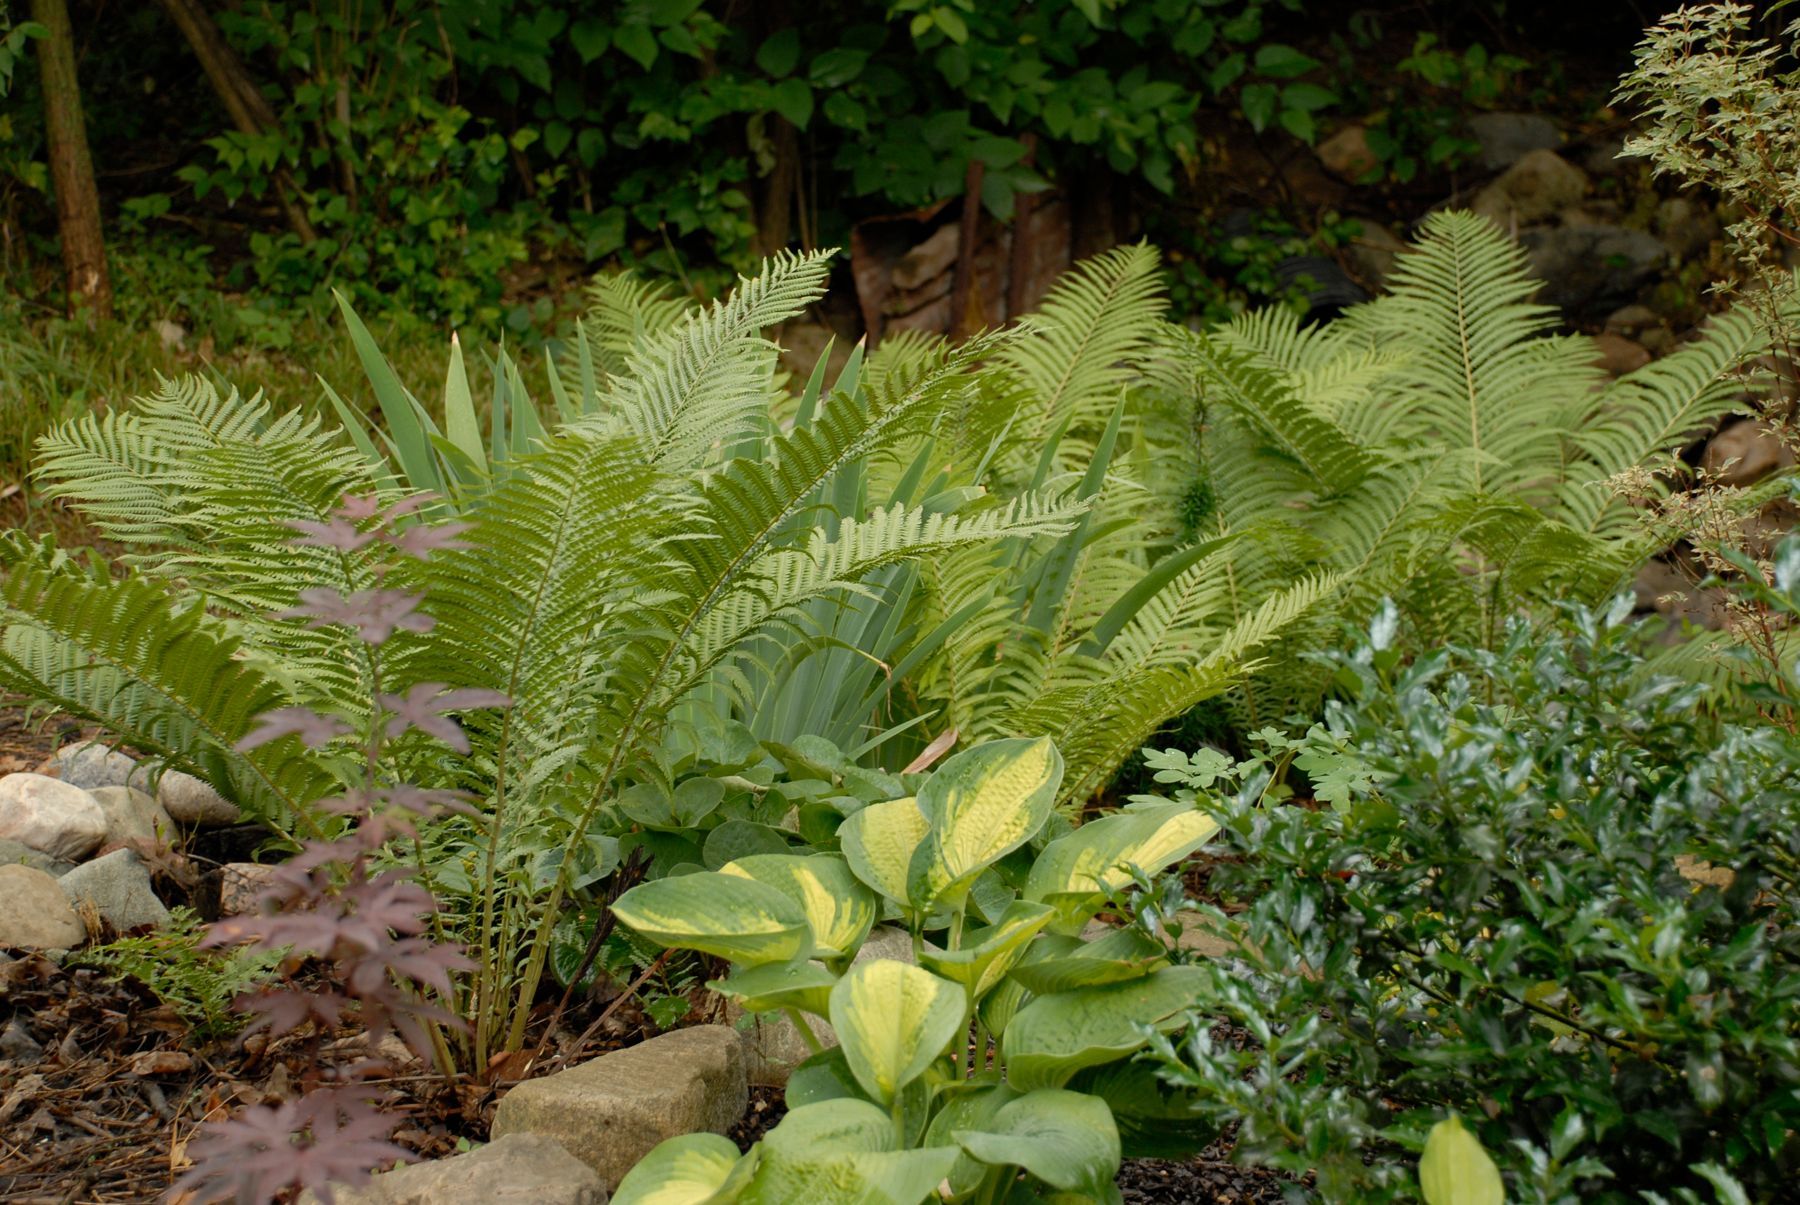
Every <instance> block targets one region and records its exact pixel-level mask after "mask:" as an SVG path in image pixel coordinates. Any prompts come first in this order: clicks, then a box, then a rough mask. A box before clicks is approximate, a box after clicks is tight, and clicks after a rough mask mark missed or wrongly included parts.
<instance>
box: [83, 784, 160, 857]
mask: <svg viewBox="0 0 1800 1205" xmlns="http://www.w3.org/2000/svg"><path fill="white" fill-rule="evenodd" d="M88 794H90V795H92V796H93V797H94V802H95V803H97V804H99V805H100V810H101V811H103V812H105V813H106V839H105V840H103V841H102V842H101V843H100V844H101V845H103V846H104V845H124V844H125V843H126V842H127V841H144V842H148V843H150V844H153V845H170V844H173V843H174V842H175V840H176V839H177V838H178V837H179V836H180V834H179V833H177V832H176V831H175V821H174V820H172V819H170V817H169V813H168V812H166V811H164V810H163V806H162V804H160V803H158V802H156V800H155V799H153V798H152V797H150V796H149V795H146V794H145V793H144V792H142V791H140V790H138V789H137V788H136V787H92V788H90V789H89V790H88Z"/></svg>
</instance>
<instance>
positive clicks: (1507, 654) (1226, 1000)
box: [1148, 539, 1800, 1202]
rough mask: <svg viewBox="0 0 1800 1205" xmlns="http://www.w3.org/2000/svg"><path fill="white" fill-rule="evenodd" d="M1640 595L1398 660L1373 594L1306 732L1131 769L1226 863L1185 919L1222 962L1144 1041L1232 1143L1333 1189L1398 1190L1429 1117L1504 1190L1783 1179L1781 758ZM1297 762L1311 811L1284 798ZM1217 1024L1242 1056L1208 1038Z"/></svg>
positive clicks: (1790, 894)
mask: <svg viewBox="0 0 1800 1205" xmlns="http://www.w3.org/2000/svg"><path fill="white" fill-rule="evenodd" d="M1796 558H1800V543H1796V542H1795V541H1794V540H1792V539H1790V540H1789V541H1788V542H1787V543H1786V544H1785V545H1784V548H1783V551H1782V553H1781V554H1780V564H1781V565H1783V566H1784V567H1783V568H1781V569H1780V570H1779V571H1778V576H1777V578H1776V580H1775V581H1773V582H1771V583H1769V585H1768V588H1769V589H1771V590H1774V591H1777V592H1779V593H1781V594H1782V595H1783V596H1785V597H1788V598H1789V603H1788V605H1789V607H1791V606H1792V605H1793V604H1792V594H1793V591H1794V589H1795V587H1796V585H1797V584H1800V578H1796V576H1795V566H1796V564H1800V561H1797V560H1796ZM1628 611H1629V602H1628V600H1621V602H1620V603H1619V604H1614V605H1613V606H1611V607H1609V608H1607V609H1605V610H1586V609H1581V608H1577V607H1574V606H1570V607H1569V608H1568V609H1567V611H1566V614H1565V615H1564V616H1563V617H1562V618H1561V619H1559V620H1557V621H1556V622H1554V623H1549V624H1535V625H1534V624H1530V623H1526V622H1523V621H1519V622H1515V623H1514V624H1513V625H1512V626H1511V628H1510V630H1509V631H1508V633H1507V634H1506V635H1505V636H1504V637H1503V638H1502V640H1501V641H1500V642H1499V643H1498V644H1497V645H1496V646H1495V647H1493V648H1492V649H1484V648H1480V647H1457V646H1452V647H1448V648H1445V649H1442V650H1439V651H1436V652H1433V653H1431V654H1429V655H1426V656H1422V657H1418V658H1416V659H1411V658H1406V657H1403V656H1402V655H1401V654H1400V653H1399V650H1398V646H1397V645H1396V644H1395V643H1394V635H1395V631H1396V624H1397V614H1396V613H1395V612H1394V611H1393V610H1391V609H1390V610H1388V611H1385V612H1384V613H1383V614H1382V615H1381V616H1380V617H1379V618H1378V619H1377V621H1376V623H1375V625H1374V628H1373V631H1372V635H1371V637H1370V639H1369V642H1368V643H1366V644H1365V645H1363V646H1362V647H1361V648H1360V649H1358V650H1357V651H1356V652H1354V653H1352V654H1349V655H1340V656H1338V657H1336V658H1334V659H1333V660H1332V662H1331V666H1332V668H1333V671H1334V673H1335V675H1336V677H1337V680H1338V681H1339V683H1340V684H1341V686H1342V688H1343V690H1344V691H1345V697H1344V699H1343V700H1342V701H1341V702H1336V703H1333V704H1331V705H1330V706H1328V708H1327V711H1326V716H1325V719H1324V721H1323V722H1322V723H1320V724H1319V725H1317V726H1316V727H1315V728H1314V729H1313V730H1312V731H1311V732H1310V733H1309V734H1307V735H1306V736H1305V737H1303V738H1301V739H1297V740H1295V739H1288V738H1285V737H1281V736H1279V735H1278V734H1271V735H1270V738H1269V741H1268V743H1267V744H1266V746H1265V747H1264V748H1263V749H1262V750H1261V751H1260V752H1259V754H1258V755H1257V756H1256V757H1253V758H1251V759H1248V760H1246V761H1242V762H1236V761H1234V760H1233V759H1231V758H1229V757H1226V756H1223V755H1221V754H1218V753H1217V752H1216V751H1211V750H1200V751H1198V752H1195V753H1193V754H1192V755H1191V756H1190V755H1188V754H1186V753H1184V752H1175V751H1168V752H1161V753H1153V754H1150V755H1148V756H1150V758H1151V761H1152V764H1153V765H1156V766H1158V767H1160V769H1159V774H1158V777H1159V778H1161V779H1162V780H1163V782H1164V783H1166V784H1170V785H1172V786H1175V787H1178V788H1180V790H1179V792H1178V796H1177V797H1178V798H1182V799H1187V800H1190V801H1192V802H1193V803H1194V804H1195V806H1197V807H1199V808H1200V809H1201V810H1203V811H1204V812H1205V813H1206V814H1208V815H1210V816H1212V817H1214V818H1216V819H1217V820H1218V821H1219V822H1220V824H1221V830H1220V833H1219V835H1218V837H1217V838H1216V842H1215V844H1216V846H1217V848H1218V849H1219V851H1220V852H1221V853H1225V852H1227V851H1229V852H1230V853H1234V854H1237V855H1240V856H1239V857H1225V858H1223V859H1221V860H1220V861H1219V862H1218V863H1217V864H1216V865H1215V866H1214V868H1213V870H1212V873H1211V876H1210V881H1209V889H1210V890H1211V891H1212V892H1214V893H1216V895H1217V898H1218V899H1219V900H1220V901H1221V903H1223V904H1225V905H1226V906H1227V907H1228V908H1229V910H1230V911H1229V913H1228V912H1227V911H1222V910H1220V909H1219V908H1217V907H1212V906H1208V907H1206V908H1203V909H1201V910H1200V915H1201V917H1202V918H1203V919H1201V920H1199V921H1198V922H1197V923H1201V924H1204V925H1206V926H1208V927H1210V928H1211V929H1212V930H1213V931H1214V932H1216V933H1218V934H1219V935H1221V936H1224V937H1225V938H1226V939H1227V940H1229V941H1231V942H1233V943H1235V945H1236V947H1237V951H1238V953H1237V954H1236V955H1235V956H1234V957H1232V958H1230V959H1227V960H1219V961H1206V962H1203V963H1202V964H1201V965H1202V967H1203V973H1204V975H1205V976H1206V979H1205V984H1204V986H1203V987H1202V988H1201V990H1200V992H1199V996H1198V1004H1199V1006H1198V1008H1197V1010H1196V1014H1195V1019H1194V1023H1193V1025H1192V1027H1191V1028H1190V1029H1189V1031H1188V1032H1187V1033H1186V1034H1185V1035H1180V1036H1174V1037H1166V1038H1165V1037H1160V1036H1159V1037H1158V1038H1156V1039H1155V1045H1156V1049H1157V1056H1156V1057H1157V1061H1158V1062H1159V1064H1160V1067H1161V1074H1162V1075H1163V1076H1164V1078H1165V1079H1166V1080H1167V1082H1168V1083H1170V1084H1171V1085H1174V1086H1178V1087H1180V1088H1182V1089H1183V1090H1184V1091H1189V1092H1193V1093H1195V1094H1196V1095H1195V1098H1194V1099H1195V1100H1196V1101H1199V1102H1202V1103H1201V1105H1200V1107H1201V1108H1202V1110H1203V1111H1205V1112H1207V1113H1209V1114H1210V1115H1212V1116H1213V1117H1214V1118H1215V1119H1217V1120H1218V1121H1220V1122H1224V1121H1226V1120H1228V1119H1229V1120H1236V1121H1238V1122H1239V1124H1240V1126H1241V1128H1240V1130H1239V1145H1238V1151H1239V1153H1240V1157H1243V1158H1247V1159H1251V1160H1259V1161H1260V1160H1266V1161H1269V1162H1271V1163H1273V1164H1274V1165H1276V1166H1281V1167H1286V1168H1289V1169H1292V1170H1294V1171H1296V1172H1298V1171H1306V1170H1310V1171H1311V1172H1312V1173H1313V1174H1314V1175H1315V1176H1316V1179H1317V1184H1318V1190H1319V1192H1320V1193H1321V1194H1322V1195H1323V1196H1324V1197H1325V1198H1326V1199H1332V1200H1350V1199H1354V1200H1359V1201H1361V1200H1371V1201H1373V1200H1406V1199H1411V1198H1412V1195H1413V1193H1414V1192H1415V1191H1416V1188H1415V1184H1414V1178H1413V1177H1414V1173H1413V1170H1412V1163H1413V1155H1412V1154H1411V1153H1410V1152H1416V1151H1417V1150H1419V1148H1420V1146H1421V1145H1422V1143H1423V1141H1424V1138H1425V1135H1426V1131H1427V1129H1428V1128H1429V1127H1431V1126H1432V1125H1434V1124H1435V1123H1437V1122H1438V1121H1439V1120H1440V1119H1441V1118H1442V1117H1443V1115H1444V1113H1445V1111H1447V1110H1448V1111H1452V1112H1454V1113H1457V1114H1460V1116H1461V1118H1462V1124H1463V1125H1464V1126H1466V1127H1467V1128H1468V1131H1469V1132H1470V1133H1471V1134H1473V1135H1476V1136H1478V1137H1479V1141H1480V1143H1481V1145H1482V1146H1483V1147H1485V1149H1486V1151H1487V1152H1488V1154H1489V1155H1490V1156H1491V1158H1492V1160H1493V1161H1494V1163H1496V1164H1497V1165H1498V1167H1499V1168H1500V1169H1502V1170H1503V1171H1504V1173H1505V1180H1506V1192H1507V1194H1508V1195H1507V1197H1506V1199H1508V1200H1518V1201H1544V1202H1564V1201H1569V1202H1572V1201H1638V1200H1653V1201H1664V1200H1709V1199H1713V1195H1712V1194H1713V1188H1712V1187H1709V1185H1712V1186H1715V1187H1717V1189H1718V1192H1719V1196H1718V1197H1717V1199H1719V1200H1775V1199H1779V1198H1780V1197H1781V1195H1782V1194H1783V1192H1784V1191H1785V1188H1784V1186H1786V1185H1790V1184H1791V1183H1792V1182H1793V1177H1794V1174H1795V1168H1794V1161H1795V1158H1796V1150H1795V1148H1794V1133H1795V1129H1796V1124H1795V1123H1796V1118H1797V1117H1800V1078H1797V1072H1796V1068H1797V1067H1800V1063H1796V1059H1795V1056H1796V1054H1797V1053H1800V1030H1797V1028H1796V1017H1797V1016H1800V1013H1797V1011H1796V1008H1795V992H1796V991H1800V944H1797V941H1800V928H1797V927H1796V924H1795V919H1796V918H1795V906H1796V896H1795V882H1796V879H1795V869H1796V865H1797V861H1796V859H1797V856H1800V848H1797V847H1796V845H1795V839H1794V833H1795V818H1796V817H1795V813H1796V809H1797V808H1800V792H1797V790H1796V788H1797V786H1800V779H1797V777H1796V775H1797V774H1800V748H1797V747H1796V746H1795V743H1794V739H1793V737H1792V735H1791V733H1790V732H1789V731H1787V730H1785V729H1783V728H1781V727H1778V726H1771V725H1767V724H1763V723H1752V724H1744V723H1741V722H1722V721H1720V720H1719V719H1717V718H1716V717H1715V716H1713V715H1711V714H1709V712H1708V711H1707V709H1706V708H1704V707H1703V706H1702V701H1703V698H1704V694H1705V691H1704V688H1703V687H1701V686H1698V685H1695V684H1691V683H1683V682H1681V681H1679V680H1677V679H1673V678H1669V677H1666V676H1662V675H1658V674H1656V673H1655V672H1653V669H1652V667H1650V666H1648V665H1647V664H1646V663H1645V661H1644V659H1643V658H1642V656H1641V655H1640V654H1639V653H1638V652H1636V651H1634V635H1635V634H1634V632H1633V630H1632V627H1631V625H1630V624H1628V623H1627V622H1625V618H1626V615H1627V613H1628ZM1296 769H1297V770H1301V771H1304V775H1305V776H1307V777H1310V778H1311V780H1312V782H1313V785H1314V790H1315V791H1316V792H1317V794H1318V795H1319V796H1320V799H1321V803H1320V804H1319V805H1316V806H1309V807H1300V806H1285V805H1281V804H1280V803H1278V802H1277V800H1278V799H1279V797H1280V794H1281V791H1280V790H1279V789H1277V788H1280V787H1281V786H1282V784H1283V783H1284V782H1285V781H1287V780H1290V779H1297V780H1300V781H1304V779H1303V778H1301V776H1300V775H1298V774H1296V773H1295V772H1294V771H1295V770H1296ZM1188 923H1190V924H1191V923H1196V921H1195V919H1194V918H1192V917H1189V918H1188ZM1220 1018H1225V1019H1228V1020H1229V1021H1230V1022H1231V1023H1233V1024H1236V1025H1239V1026H1242V1027H1244V1028H1247V1029H1248V1030H1249V1031H1250V1032H1252V1033H1253V1034H1255V1035H1256V1038H1257V1042H1256V1044H1254V1045H1253V1046H1252V1047H1249V1048H1245V1049H1234V1048H1232V1047H1231V1046H1230V1045H1229V1044H1223V1043H1220V1042H1217V1041H1215V1040H1214V1039H1213V1037H1212V1036H1211V1032H1210V1031H1211V1028H1212V1026H1213V1025H1215V1024H1216V1023H1217V1021H1218V1020H1219V1019H1220ZM1493 1199H1498V1198H1493Z"/></svg>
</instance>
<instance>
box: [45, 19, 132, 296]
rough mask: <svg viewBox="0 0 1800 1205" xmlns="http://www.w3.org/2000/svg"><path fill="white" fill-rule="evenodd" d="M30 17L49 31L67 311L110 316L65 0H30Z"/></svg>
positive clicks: (51, 123)
mask: <svg viewBox="0 0 1800 1205" xmlns="http://www.w3.org/2000/svg"><path fill="white" fill-rule="evenodd" d="M31 17H32V20H34V21H37V22H38V23H40V24H41V25H43V26H44V28H45V29H46V30H48V31H49V34H48V36H47V37H44V38H42V39H40V40H39V41H38V67H39V70H40V72H41V73H42V78H43V89H44V132H45V137H46V141H47V143H48V150H49V155H50V181H51V185H52V187H54V188H55V190H56V225H57V231H58V233H59V234H60V235H61V238H62V256H63V268H64V270H65V271H66V273H67V276H68V293H69V296H68V303H69V314H70V316H71V317H73V316H74V315H75V313H76V311H78V310H82V309H86V310H87V311H88V312H89V313H90V314H91V315H93V316H94V317H96V318H111V317H112V312H113V304H112V302H113V296H112V280H111V278H109V277H108V276H107V274H106V241H105V239H104V238H103V237H102V235H101V232H100V193H99V191H98V190H97V189H96V188H95V186H94V161H93V158H92V157H91V156H90V155H89V154H88V141H87V123H86V122H85V121H84V120H83V119H82V116H81V85H80V84H79V83H78V82H77V81H76V79H75V32H74V30H73V29H72V28H70V25H69V7H68V5H67V3H66V2H65V0H31Z"/></svg>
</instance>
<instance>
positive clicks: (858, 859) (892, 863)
mask: <svg viewBox="0 0 1800 1205" xmlns="http://www.w3.org/2000/svg"><path fill="white" fill-rule="evenodd" d="M926 828H927V821H926V819H925V813H923V812H921V811H920V810H919V807H918V804H917V803H915V802H914V801H913V800H911V799H893V800H889V801H888V802H886V803H872V804H870V805H869V806H868V807H866V808H863V809H862V810H861V811H859V812H857V813H856V814H855V815H853V816H850V817H849V818H847V819H846V820H845V821H844V823H843V824H842V825H841V826H840V827H839V828H838V843H839V845H841V846H842V847H843V851H844V858H845V860H846V861H848V862H849V863H850V869H851V870H852V871H854V872H855V874H856V877H857V878H859V879H861V880H862V881H863V882H865V883H867V884H868V885H869V886H871V887H873V888H874V889H875V890H876V891H879V892H880V893H881V894H882V895H885V896H886V897H887V898H889V899H890V900H893V901H894V902H895V903H896V904H900V905H901V906H903V907H910V906H911V901H910V900H909V899H908V897H907V894H906V870H907V867H908V866H910V865H911V864H912V857H913V851H914V850H916V849H917V848H918V846H919V842H920V841H922V840H923V839H924V837H925V830H926Z"/></svg>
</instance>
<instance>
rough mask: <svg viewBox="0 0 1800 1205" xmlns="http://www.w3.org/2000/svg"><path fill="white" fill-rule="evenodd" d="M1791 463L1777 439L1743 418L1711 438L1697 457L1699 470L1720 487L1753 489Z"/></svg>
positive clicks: (1791, 459)
mask: <svg viewBox="0 0 1800 1205" xmlns="http://www.w3.org/2000/svg"><path fill="white" fill-rule="evenodd" d="M1793 463H1794V454H1793V453H1792V452H1791V451H1789V450H1788V448H1787V445H1785V444H1783V443H1782V442H1781V439H1780V437H1779V436H1777V435H1776V434H1775V433H1774V432H1772V431H1770V430H1769V429H1768V428H1766V427H1764V426H1763V425H1762V424H1760V423H1758V422H1756V421H1755V420H1753V419H1747V418H1746V419H1739V420H1738V421H1737V422H1734V423H1732V424H1731V425H1729V426H1727V427H1726V428H1724V429H1723V430H1722V431H1720V432H1719V433H1718V434H1717V435H1715V436H1713V437H1712V439H1711V440H1709V441H1708V442H1707V445H1706V451H1704V452H1702V453H1701V454H1700V467H1701V468H1702V469H1704V470H1706V472H1707V473H1708V474H1710V475H1711V476H1712V478H1713V479H1714V480H1716V481H1718V482H1719V483H1720V484H1722V485H1740V486H1741V485H1753V484H1755V483H1756V482H1758V481H1761V480H1762V479H1763V478H1764V477H1767V476H1768V475H1769V474H1770V473H1773V472H1775V471H1776V470H1777V469H1784V468H1786V467H1788V466H1789V465H1791V464H1793Z"/></svg>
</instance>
